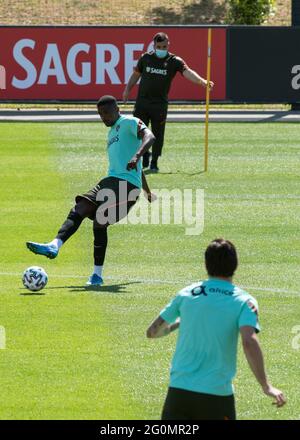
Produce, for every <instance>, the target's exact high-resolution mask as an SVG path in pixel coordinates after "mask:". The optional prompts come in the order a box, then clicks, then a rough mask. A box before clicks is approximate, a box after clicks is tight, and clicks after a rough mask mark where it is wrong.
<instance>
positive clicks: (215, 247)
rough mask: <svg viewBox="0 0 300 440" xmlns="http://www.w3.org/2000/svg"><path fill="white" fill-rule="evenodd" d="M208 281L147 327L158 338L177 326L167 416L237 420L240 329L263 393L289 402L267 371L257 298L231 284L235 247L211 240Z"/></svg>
mask: <svg viewBox="0 0 300 440" xmlns="http://www.w3.org/2000/svg"><path fill="white" fill-rule="evenodd" d="M205 265H206V269H207V273H208V279H207V280H205V281H201V282H198V283H195V284H192V285H190V286H188V287H185V288H184V289H182V290H181V291H180V292H178V294H177V296H175V298H173V299H172V300H171V302H170V303H169V304H168V305H167V306H166V307H165V308H164V309H163V310H162V311H161V312H160V315H159V316H158V317H157V318H156V319H155V321H154V322H153V323H152V324H151V325H150V327H149V328H148V330H147V337H148V338H159V337H161V336H165V335H168V334H170V333H171V332H172V331H174V330H176V329H177V328H179V335H178V339H177V345H176V350H175V354H174V357H173V361H172V366H171V378H170V385H169V389H168V393H167V397H166V400H165V404H164V407H163V412H162V419H163V420H234V419H235V418H236V414H235V402H234V394H233V386H232V380H233V378H234V376H235V373H236V362H237V344H238V336H239V333H240V335H241V338H242V344H243V349H244V353H245V355H246V358H247V361H248V363H249V366H250V368H251V370H252V372H253V374H254V375H255V377H256V380H257V381H258V383H259V384H260V386H261V388H262V391H263V392H264V393H265V394H266V395H268V396H270V397H273V398H274V399H275V401H274V404H275V405H277V407H281V406H283V405H284V404H285V401H286V400H285V397H284V395H283V393H282V392H281V391H280V390H278V389H276V388H274V387H273V386H272V385H271V383H270V381H269V379H268V377H267V375H266V371H265V367H264V358H263V353H262V350H261V348H260V344H259V341H258V338H257V333H258V332H259V331H260V326H259V323H258V304H257V301H256V300H255V299H254V298H253V297H252V296H251V295H249V293H247V292H246V291H245V290H243V289H241V288H239V287H238V286H236V285H234V284H233V281H232V277H233V275H234V273H235V270H236V268H237V265H238V257H237V252H236V249H235V247H234V245H233V244H232V243H231V242H230V241H228V240H224V239H216V240H213V241H212V242H211V243H210V244H209V246H208V247H207V249H206V251H205Z"/></svg>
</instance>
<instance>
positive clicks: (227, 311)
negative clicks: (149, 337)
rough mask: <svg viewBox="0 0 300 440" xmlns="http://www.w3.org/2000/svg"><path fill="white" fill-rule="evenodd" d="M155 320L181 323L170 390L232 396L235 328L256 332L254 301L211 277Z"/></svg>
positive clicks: (182, 293) (189, 289)
mask: <svg viewBox="0 0 300 440" xmlns="http://www.w3.org/2000/svg"><path fill="white" fill-rule="evenodd" d="M160 316H161V317H162V318H163V319H164V320H165V321H167V322H168V323H169V324H171V323H173V322H175V321H176V320H177V318H180V326H179V335H178V339H177V345H176V350H175V354H174V357H173V361H172V365H171V377H170V387H174V388H181V389H184V390H189V391H196V392H199V393H206V394H214V395H218V396H228V395H231V394H233V385H232V380H233V378H234V376H235V373H236V361H237V344H238V335H239V328H240V327H242V326H246V325H247V326H251V327H254V328H255V329H256V331H257V332H258V331H260V327H259V323H258V304H257V301H256V300H255V299H254V298H253V297H252V296H251V295H249V294H248V293H247V292H245V291H244V290H242V289H240V288H239V287H237V286H235V285H233V284H231V283H229V282H227V281H221V280H219V279H216V278H210V279H209V280H206V281H202V282H199V283H195V284H192V285H191V286H188V287H185V288H184V289H183V290H181V291H180V292H179V293H178V294H177V296H176V297H175V298H174V299H173V300H172V301H171V302H170V303H169V304H168V305H167V306H166V307H165V308H164V309H163V310H162V312H161V313H160Z"/></svg>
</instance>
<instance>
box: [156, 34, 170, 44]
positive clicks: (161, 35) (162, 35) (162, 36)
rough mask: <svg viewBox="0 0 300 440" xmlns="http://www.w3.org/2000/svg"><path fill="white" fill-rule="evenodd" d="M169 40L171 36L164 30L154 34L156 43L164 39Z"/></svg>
mask: <svg viewBox="0 0 300 440" xmlns="http://www.w3.org/2000/svg"><path fill="white" fill-rule="evenodd" d="M165 40H168V41H169V37H168V35H167V34H165V33H164V32H158V33H157V34H155V35H154V37H153V41H154V43H161V42H162V41H165Z"/></svg>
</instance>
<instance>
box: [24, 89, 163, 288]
mask: <svg viewBox="0 0 300 440" xmlns="http://www.w3.org/2000/svg"><path fill="white" fill-rule="evenodd" d="M97 108H98V113H99V116H100V118H101V119H102V121H103V122H104V124H105V125H106V126H107V127H110V131H109V133H108V143H107V150H108V159H109V169H108V176H107V177H105V178H104V179H102V180H101V181H100V182H99V183H98V184H97V185H96V186H95V187H94V188H92V189H91V190H90V191H88V192H87V193H85V194H82V195H78V196H77V197H76V205H75V206H74V208H72V209H71V211H70V212H69V215H68V217H67V219H66V220H65V222H64V223H63V225H62V226H61V228H60V230H59V231H58V234H57V236H56V238H55V239H54V240H52V241H51V242H50V243H35V242H32V241H28V242H26V245H27V247H28V249H29V250H30V251H32V252H34V253H35V254H40V255H44V256H46V257H48V258H55V257H57V255H58V253H59V249H60V248H61V246H62V245H63V244H64V243H65V242H66V241H67V240H68V239H69V238H70V237H71V236H72V235H73V234H74V233H75V232H76V231H77V229H78V228H79V226H80V225H81V223H82V221H83V220H84V219H85V218H87V217H88V218H90V219H91V220H93V222H94V223H93V232H94V264H95V265H94V271H93V274H92V275H91V276H90V278H89V280H88V282H87V285H93V286H100V285H102V284H103V279H102V269H103V264H104V259H105V252H106V247H107V228H108V226H109V225H111V224H114V223H117V222H118V221H119V220H121V219H122V218H124V217H126V215H127V214H128V212H129V210H130V209H131V208H132V207H133V206H134V204H135V203H136V201H137V199H138V197H139V194H140V191H141V188H143V190H144V193H145V196H146V198H147V200H148V201H149V202H150V203H151V202H152V201H154V200H155V198H156V197H155V195H154V194H152V193H151V191H150V189H149V187H148V184H147V181H146V178H145V176H144V173H143V172H142V164H141V160H140V159H141V157H142V156H143V154H144V153H145V152H146V151H148V149H149V148H150V147H151V145H152V144H153V143H154V141H155V137H154V135H153V133H152V132H151V131H150V130H149V129H148V128H147V127H146V125H145V124H144V123H143V122H142V121H141V120H140V119H138V118H135V117H133V116H124V115H121V114H120V112H119V107H118V105H117V101H116V99H115V98H114V97H113V96H102V97H101V98H100V99H99V101H98V103H97Z"/></svg>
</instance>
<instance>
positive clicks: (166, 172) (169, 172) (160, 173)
mask: <svg viewBox="0 0 300 440" xmlns="http://www.w3.org/2000/svg"><path fill="white" fill-rule="evenodd" d="M205 172H206V171H204V170H201V171H197V172H196V173H185V172H184V171H181V170H176V171H165V172H164V171H160V172H159V173H153V172H152V171H151V170H144V174H145V175H146V176H147V175H149V174H156V175H160V176H165V175H168V174H181V175H183V176H196V175H197V174H204V173H205Z"/></svg>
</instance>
